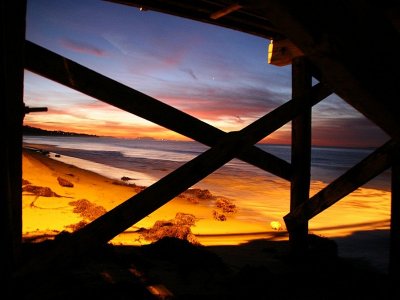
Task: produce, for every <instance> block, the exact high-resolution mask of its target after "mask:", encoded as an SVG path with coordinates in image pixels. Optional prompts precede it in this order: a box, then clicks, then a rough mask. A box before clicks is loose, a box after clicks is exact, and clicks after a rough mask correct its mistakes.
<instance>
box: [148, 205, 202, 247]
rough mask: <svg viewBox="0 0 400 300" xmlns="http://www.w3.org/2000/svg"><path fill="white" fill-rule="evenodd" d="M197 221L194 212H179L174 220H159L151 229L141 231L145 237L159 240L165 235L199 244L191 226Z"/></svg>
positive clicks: (153, 240) (149, 239)
mask: <svg viewBox="0 0 400 300" xmlns="http://www.w3.org/2000/svg"><path fill="white" fill-rule="evenodd" d="M195 223H196V217H195V216H194V215H192V214H185V213H180V212H178V213H177V214H176V215H175V218H174V219H172V220H158V221H156V222H155V223H154V225H153V227H151V228H150V229H142V230H141V231H140V233H141V235H142V236H143V238H144V239H146V240H148V241H152V242H155V241H158V240H160V239H162V238H164V237H172V238H178V239H181V240H186V241H188V242H190V243H192V244H199V242H198V241H197V239H196V237H195V235H194V234H193V233H192V231H191V229H190V227H191V226H193V225H194V224H195Z"/></svg>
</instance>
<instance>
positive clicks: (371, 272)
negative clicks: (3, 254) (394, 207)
mask: <svg viewBox="0 0 400 300" xmlns="http://www.w3.org/2000/svg"><path fill="white" fill-rule="evenodd" d="M64 238H68V237H64ZM55 243H57V239H56V240H55V241H47V242H41V243H36V244H35V243H26V244H25V245H24V257H25V259H26V260H29V259H30V258H32V257H35V256H36V255H38V254H40V253H44V251H45V250H46V249H49V248H51V247H53V245H54V244H55ZM288 249H289V246H288V244H287V242H285V241H268V240H254V241H252V242H249V243H247V244H244V245H240V246H214V247H204V246H195V245H193V244H190V243H188V242H187V241H184V240H180V239H176V238H163V239H161V240H159V241H157V242H155V243H153V244H149V245H146V246H140V247H139V246H114V245H107V246H105V247H103V248H102V249H98V251H95V252H94V253H93V252H92V253H89V254H88V255H85V256H81V257H75V258H74V259H73V260H71V261H68V263H66V262H58V263H56V264H52V265H51V266H49V267H48V268H46V269H42V270H41V271H40V272H34V273H32V274H30V275H28V276H25V277H21V278H19V279H18V281H17V284H18V287H17V289H16V290H14V292H13V298H14V299H19V298H18V297H20V298H22V299H399V298H397V297H396V294H395V293H396V289H395V282H394V281H391V280H390V278H389V277H388V275H386V274H383V273H380V272H377V271H376V269H374V268H371V266H370V265H368V264H367V263H366V262H365V261H362V260H359V259H344V258H340V257H338V256H337V255H336V250H337V248H336V244H335V242H333V241H331V240H328V239H325V238H320V237H317V236H310V251H309V254H308V255H307V256H305V257H301V258H295V257H293V256H291V255H290V254H289V251H288ZM397 296H399V294H397ZM10 299H11V298H10Z"/></svg>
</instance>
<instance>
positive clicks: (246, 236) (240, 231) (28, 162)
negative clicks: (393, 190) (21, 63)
mask: <svg viewBox="0 0 400 300" xmlns="http://www.w3.org/2000/svg"><path fill="white" fill-rule="evenodd" d="M40 146H42V145H40ZM49 147H51V146H49ZM49 147H40V150H43V151H47V150H48V149H49ZM38 148H39V147H38ZM59 176H62V177H66V178H67V179H69V180H70V181H71V182H72V183H73V184H74V187H73V188H67V187H62V186H60V185H59V184H58V183H57V181H56V178H57V177H59ZM23 179H24V180H29V181H30V182H31V183H32V184H34V185H38V186H45V187H49V188H50V189H52V190H53V191H54V192H55V193H57V194H58V195H61V197H37V199H34V198H35V196H32V195H29V194H28V193H26V192H24V193H23V237H24V239H25V240H31V241H35V239H36V240H37V241H38V240H40V239H43V238H46V237H47V238H48V237H54V236H55V235H57V234H58V233H59V232H61V231H63V230H67V231H68V230H69V231H71V228H73V227H71V225H74V224H78V223H79V222H82V221H85V222H88V219H87V218H86V219H85V217H84V216H82V215H80V214H79V213H77V212H74V209H75V210H76V208H77V206H73V205H71V204H70V202H73V201H78V200H82V199H86V200H88V201H89V202H90V203H91V204H95V205H97V206H101V207H103V208H104V209H105V210H107V211H108V210H110V209H112V208H113V207H115V206H117V205H119V204H120V203H122V202H124V201H125V200H126V199H128V198H130V197H132V196H133V195H134V194H135V193H136V192H135V191H134V190H133V188H132V186H128V185H126V184H125V183H124V182H122V181H119V184H116V180H112V179H110V178H107V177H104V176H101V175H99V174H96V173H94V172H91V171H88V170H84V169H80V168H78V167H75V166H72V165H68V164H65V163H62V162H60V161H57V160H54V159H52V158H49V157H47V156H46V155H44V154H42V153H40V152H37V153H36V152H35V151H29V150H26V149H25V150H23ZM207 180H208V181H211V182H212V181H213V183H218V184H222V185H224V184H227V182H225V181H223V179H222V177H221V176H214V177H212V178H208V179H207ZM244 182H246V181H245V180H244ZM286 187H287V185H281V186H278V187H276V188H275V189H274V190H270V191H265V193H267V192H268V195H267V196H265V195H262V196H261V197H279V195H280V194H279V193H280V192H282V190H284V189H285V188H286ZM251 188H252V187H250V186H248V188H247V189H244V192H249V193H255V191H252V190H251ZM317 188H321V185H318V184H317V185H315V184H314V191H313V192H315V190H316V189H317ZM210 192H211V194H212V195H213V197H216V198H218V199H219V198H224V197H223V196H221V195H218V194H214V190H210ZM244 192H243V193H244ZM286 192H287V191H286ZM286 192H285V193H286ZM373 192H374V193H375V194H373V196H369V193H371V190H370V189H360V190H359V191H356V192H355V193H354V194H353V195H351V196H349V197H348V198H349V199H346V200H342V201H343V202H342V203H340V202H339V203H338V204H337V205H335V207H331V208H329V209H328V210H326V211H325V212H323V213H321V214H320V215H319V216H317V217H315V218H313V219H312V220H310V222H309V223H310V233H313V234H316V235H319V236H322V237H328V238H331V239H333V240H335V241H337V242H338V244H339V246H340V245H343V248H340V247H339V253H342V254H343V255H345V256H349V257H351V256H354V255H355V256H357V255H358V253H360V255H361V256H365V257H367V259H370V258H371V259H373V260H374V261H375V265H376V266H378V267H379V268H380V269H381V270H385V269H386V266H387V256H388V247H389V245H388V244H383V243H382V244H381V245H380V246H379V249H378V250H376V247H375V246H373V247H371V251H369V250H368V249H365V245H366V244H365V243H366V241H368V240H369V239H370V238H371V237H373V236H374V232H382V233H383V232H387V231H388V229H389V226H390V222H389V218H388V217H386V218H385V216H390V215H389V212H390V209H389V208H390V194H388V193H385V192H383V191H379V190H376V191H373ZM240 196H241V195H238V197H240ZM374 197H379V198H374ZM382 197H383V199H382ZM228 199H229V197H228ZM267 199H268V198H267ZM377 199H380V200H379V201H380V202H382V203H378V202H379V201H378V202H377ZM196 201H197V203H193V202H190V201H188V199H185V198H175V199H173V200H171V201H170V202H169V203H167V204H166V205H164V206H163V207H161V208H160V209H158V210H157V211H155V212H153V213H152V214H150V215H149V216H147V217H145V218H144V219H142V220H141V221H139V222H138V223H136V224H133V225H132V227H130V228H129V229H127V230H126V231H125V232H123V233H121V234H119V235H118V236H116V237H115V238H114V239H112V240H111V241H110V242H111V243H112V244H115V245H146V244H149V243H150V242H151V241H146V240H144V239H143V237H141V236H140V234H139V233H138V232H137V231H138V230H139V229H141V228H151V227H152V226H153V225H154V224H155V223H156V222H157V221H160V220H164V221H168V220H172V219H174V218H175V216H176V214H177V213H179V212H181V213H186V214H193V215H194V216H195V217H196V222H195V224H194V225H193V226H191V227H190V229H191V232H192V233H193V235H194V236H195V237H196V238H197V240H198V241H199V243H200V244H202V245H205V246H220V245H240V244H244V243H248V242H251V241H254V240H271V241H279V240H281V241H282V240H287V239H288V236H287V232H286V230H285V228H284V223H283V220H282V219H280V218H282V217H283V215H284V214H285V211H284V208H282V207H274V205H271V206H268V205H264V206H263V208H259V209H260V210H262V213H263V214H264V215H269V216H276V217H275V218H271V219H274V220H278V221H281V223H282V225H283V228H282V229H281V230H279V231H277V230H274V229H272V228H271V226H270V220H271V219H268V218H264V219H260V216H262V215H263V214H259V215H258V217H256V218H251V215H248V214H249V211H247V210H245V211H244V210H243V208H242V207H241V206H240V202H237V201H235V199H234V200H233V201H234V203H235V204H236V205H237V211H236V212H235V213H231V214H226V217H227V218H226V220H225V221H220V220H216V219H215V218H214V217H213V211H216V210H217V209H216V208H215V206H213V203H212V201H210V200H204V199H203V200H201V199H197V200H196ZM32 203H34V205H32ZM267 204H268V203H267ZM361 204H362V205H363V206H365V207H364V209H365V210H366V212H365V213H360V211H361V212H362V210H360V208H362V207H361V206H360V205H361ZM373 204H376V205H378V204H380V205H383V207H375V208H374V207H371V206H372V205H373ZM265 207H266V208H265ZM264 210H268V211H264ZM357 212H358V215H357V214H356V213H357ZM219 213H222V212H221V211H219ZM244 213H245V215H243V214H244ZM250 213H251V212H250ZM257 213H259V212H257ZM248 216H250V217H248ZM68 226H69V227H68ZM357 232H362V233H364V236H363V239H361V240H360V238H359V235H357ZM368 232H371V234H368ZM375 238H376V235H375ZM382 238H383V239H382ZM380 240H381V241H386V240H387V242H388V237H387V234H386V233H385V234H383V235H380ZM357 244H359V245H363V246H361V249H358V248H359V247H358V246H357ZM362 248H364V249H362ZM342 249H343V250H342ZM372 250H373V251H372ZM376 251H379V252H380V253H383V255H377V254H376Z"/></svg>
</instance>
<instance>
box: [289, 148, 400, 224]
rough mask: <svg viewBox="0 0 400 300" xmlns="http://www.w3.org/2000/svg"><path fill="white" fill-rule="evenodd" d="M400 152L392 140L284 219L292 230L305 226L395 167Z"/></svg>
mask: <svg viewBox="0 0 400 300" xmlns="http://www.w3.org/2000/svg"><path fill="white" fill-rule="evenodd" d="M399 149H400V144H399V143H398V142H395V141H394V140H390V141H389V142H387V143H386V144H384V145H383V146H382V147H380V148H379V149H377V150H375V151H374V152H373V153H371V154H370V155H369V156H367V157H366V158H365V159H363V160H362V161H361V162H359V163H358V164H357V165H355V166H354V167H352V168H351V169H350V170H348V171H347V172H346V173H344V174H343V175H342V176H340V177H339V178H337V179H336V180H334V181H333V182H332V183H330V184H329V185H328V186H326V187H325V188H324V189H322V190H321V191H319V192H318V193H317V194H315V195H314V196H313V197H311V198H310V200H309V201H307V202H304V203H303V204H301V205H300V206H298V207H297V208H296V209H295V210H294V211H292V212H290V213H289V214H287V215H286V216H285V217H284V220H285V223H286V227H287V228H288V230H293V229H294V228H296V227H297V226H301V225H302V224H303V223H304V222H305V221H307V220H310V219H311V218H313V217H314V216H316V215H318V214H319V213H321V212H322V211H324V210H325V209H327V208H328V207H330V206H332V205H333V204H335V203H336V202H338V201H339V200H340V199H342V198H344V197H345V196H347V195H348V194H350V193H351V192H353V191H355V190H356V189H357V188H359V187H360V186H362V185H363V184H365V183H367V182H368V181H369V180H371V179H372V178H374V177H376V176H378V175H379V174H381V173H382V172H383V171H385V170H386V169H388V168H389V167H390V166H391V164H392V156H393V155H394V154H396V155H398V151H399Z"/></svg>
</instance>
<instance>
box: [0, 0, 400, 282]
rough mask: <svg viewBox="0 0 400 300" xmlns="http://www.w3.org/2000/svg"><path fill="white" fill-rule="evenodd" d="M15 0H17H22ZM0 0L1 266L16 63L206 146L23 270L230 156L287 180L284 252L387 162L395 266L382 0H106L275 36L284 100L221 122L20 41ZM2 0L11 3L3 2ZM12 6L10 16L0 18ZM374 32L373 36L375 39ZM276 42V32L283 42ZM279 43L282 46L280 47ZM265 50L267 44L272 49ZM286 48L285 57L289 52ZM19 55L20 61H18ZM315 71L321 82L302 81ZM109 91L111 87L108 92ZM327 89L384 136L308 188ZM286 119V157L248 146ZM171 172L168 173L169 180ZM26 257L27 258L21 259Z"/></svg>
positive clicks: (12, 244)
mask: <svg viewBox="0 0 400 300" xmlns="http://www.w3.org/2000/svg"><path fill="white" fill-rule="evenodd" d="M20 2H22V3H20ZM20 2H18V3H17V4H14V2H12V1H5V2H2V4H1V5H2V6H1V8H2V9H1V13H2V17H3V18H2V19H1V21H0V22H1V24H2V27H3V28H4V29H5V30H2V42H3V45H5V47H4V48H2V65H1V68H2V75H1V76H2V82H4V83H5V84H4V86H5V87H6V89H2V93H3V98H4V102H3V105H4V106H5V110H6V112H7V114H6V116H7V117H6V118H5V119H2V129H5V130H6V132H8V133H9V132H13V133H14V134H13V135H10V134H5V135H4V136H6V137H7V146H6V147H5V148H3V151H5V153H3V154H2V168H1V170H2V178H5V179H3V180H4V181H3V182H2V189H1V193H2V197H1V198H2V200H1V201H2V210H1V211H2V222H3V223H4V224H3V223H2V224H3V225H4V226H3V227H2V228H6V229H4V231H5V232H4V233H5V234H3V235H2V245H7V246H6V250H7V258H6V259H5V257H6V256H5V257H3V259H2V265H5V267H6V270H9V271H13V270H16V269H17V265H18V263H17V262H18V255H19V254H18V248H19V242H20V239H21V185H20V181H21V162H20V160H21V126H22V118H23V105H22V91H23V90H22V80H23V78H22V74H23V69H24V68H26V69H28V70H30V71H32V72H35V73H37V74H39V75H42V76H44V77H47V78H49V79H51V80H54V81H56V82H59V83H61V84H64V85H66V86H68V87H71V88H73V89H75V90H77V91H80V92H82V93H85V94H88V95H90V96H92V97H95V98H97V99H99V100H101V101H104V102H106V103H109V104H111V105H113V106H116V107H118V108H121V109H123V110H126V111H128V112H131V113H133V114H136V115H138V116H141V117H143V118H145V119H147V120H149V121H152V122H154V123H157V124H159V125H161V126H164V127H166V128H169V129H171V130H174V131H176V132H179V133H181V134H183V135H185V136H188V137H190V138H192V139H194V140H197V141H199V142H201V143H203V144H206V145H208V146H210V147H211V148H210V149H209V150H207V151H206V152H204V153H203V154H201V155H200V156H198V157H197V158H195V159H193V160H192V161H189V162H187V163H186V164H185V165H183V166H182V167H180V168H178V169H177V170H175V171H173V172H172V173H171V174H169V175H167V176H166V177H164V178H162V179H161V180H160V181H159V182H157V183H155V184H154V185H152V186H150V187H149V188H147V189H145V190H144V191H142V192H140V193H139V194H137V195H135V196H133V197H132V198H130V199H128V200H127V201H126V202H125V203H123V204H121V205H120V206H118V207H116V208H114V209H113V210H111V211H110V212H108V213H107V214H105V215H103V216H102V217H100V218H98V219H97V220H95V221H93V222H92V223H90V224H88V225H87V226H85V227H84V228H82V229H81V230H79V231H77V232H76V233H74V234H73V235H72V237H71V238H70V239H69V240H66V241H65V242H64V244H63V245H61V246H60V247H59V248H57V249H56V250H55V251H54V252H53V253H52V255H48V256H46V258H40V260H39V259H38V261H37V262H36V263H35V262H34V263H33V264H31V265H29V266H25V269H24V271H25V272H29V270H34V269H35V268H39V266H40V267H43V266H44V265H46V264H51V263H53V262H54V261H57V260H59V261H60V260H65V259H66V258H68V257H71V256H73V255H76V254H78V253H80V252H84V251H90V249H93V247H97V246H99V245H101V244H103V243H106V242H107V241H109V240H110V239H112V238H113V237H114V236H116V235H118V234H119V233H121V232H122V231H124V230H125V229H127V228H128V227H130V226H131V225H133V224H134V223H136V222H137V221H139V220H140V219H141V218H143V217H145V216H146V215H148V214H149V213H151V212H152V211H154V210H155V209H157V208H158V207H160V206H161V205H163V204H165V203H166V202H168V201H169V200H171V199H172V198H174V197H175V196H177V195H178V194H179V193H181V192H183V191H184V190H186V189H187V188H189V187H190V186H192V185H193V184H195V183H197V182H198V181H199V180H201V179H202V178H204V177H205V176H207V175H208V174H210V173H212V172H213V171H214V170H216V169H217V168H219V167H220V166H222V165H223V164H225V163H226V162H228V161H229V160H231V159H232V158H234V157H238V158H239V159H241V160H243V161H246V162H248V163H251V164H253V165H255V166H257V167H260V168H262V169H263V170H265V171H267V172H271V173H273V174H275V175H277V176H280V177H282V178H284V179H286V180H289V181H290V182H291V209H290V212H289V213H288V215H286V216H285V218H284V219H285V222H286V225H287V228H288V230H289V234H290V240H291V242H292V246H293V249H294V251H296V252H299V253H301V252H303V251H306V250H307V243H306V236H307V233H308V220H310V219H311V218H312V217H314V216H315V215H317V214H318V213H320V212H321V211H323V210H324V209H326V208H328V207H329V206H331V205H333V204H334V203H336V202H337V201H339V200H340V199H342V198H343V197H344V196H346V195H347V194H349V193H351V192H352V191H354V190H355V189H357V188H358V187H360V186H361V185H363V184H364V183H366V182H367V181H368V180H370V179H372V178H374V177H375V176H377V175H379V174H380V173H381V172H383V171H385V170H386V169H388V168H390V167H392V170H393V172H392V174H393V178H392V184H393V185H392V194H393V197H392V213H391V216H392V223H391V225H392V228H391V243H390V245H391V255H390V272H391V274H392V275H393V276H397V275H398V274H399V270H400V265H399V253H400V242H399V240H400V235H399V232H400V224H399V223H400V222H399V218H400V216H399V215H400V212H399V207H400V205H399V195H398V194H399V192H398V189H399V187H398V185H399V179H398V174H399V171H398V169H399V164H398V155H399V137H400V118H399V117H398V116H399V115H400V108H399V106H398V105H397V104H396V102H397V100H398V99H399V97H400V59H399V54H400V33H399V31H400V21H399V15H400V9H399V6H398V5H397V6H395V5H394V4H392V2H389V1H379V2H376V1H375V2H373V3H372V2H369V1H362V0H357V1H356V0H348V1H320V0H311V1H307V2H304V1H278V0H266V1H257V0H250V1H245V2H240V3H239V2H237V1H228V0H214V1H205V0H193V1H169V0H167V1H161V0H158V1H157V0H142V1H134V0H124V1H111V2H117V3H122V4H124V5H131V6H135V7H140V8H142V9H144V10H154V11H159V12H163V13H167V14H172V15H177V16H181V17H185V18H189V19H193V20H199V21H202V22H207V23H210V24H215V25H218V26H224V27H228V28H231V29H235V30H239V31H243V32H246V33H249V34H254V35H257V36H260V37H264V38H267V39H269V40H273V41H274V42H275V41H276V45H278V46H280V47H281V48H280V49H284V47H286V46H285V45H289V46H288V47H293V46H294V47H295V49H296V51H294V52H293V51H286V52H285V51H278V52H279V57H270V62H271V63H275V64H277V65H284V64H286V63H288V62H292V63H293V99H292V100H290V101H288V102H286V103H285V104H283V105H282V106H281V107H279V108H277V109H276V110H274V111H272V112H270V113H268V114H267V115H265V116H264V117H262V118H260V119H259V120H257V121H255V122H254V123H253V124H251V125H249V126H248V127H246V128H244V129H242V130H240V131H238V132H232V133H225V132H223V131H221V130H219V129H216V128H214V127H212V126H210V125H208V124H206V123H204V122H202V121H200V120H197V119H196V118H194V117H192V116H190V115H187V114H185V113H183V112H180V111H179V110H177V109H175V108H173V107H170V106H168V105H166V104H163V103H161V102H160V101H158V100H156V99H154V98H151V97H149V96H147V95H145V94H143V93H140V92H139V91H136V90H134V89H132V88H129V87H126V86H124V85H122V84H120V83H118V82H116V81H113V80H111V79H109V78H107V77H105V76H103V75H101V74H98V73H96V72H94V71H92V70H90V69H87V68H85V67H83V66H80V65H79V64H77V63H75V62H73V61H71V60H68V59H66V58H64V57H61V56H59V55H57V54H55V53H52V52H50V51H49V50H47V49H44V48H42V47H40V46H39V45H35V44H33V43H31V42H28V41H26V42H25V45H23V42H24V37H23V28H24V26H25V23H24V22H25V20H24V18H23V16H24V12H25V5H24V4H23V1H20ZM11 3H12V4H11ZM10 15H12V16H13V18H12V21H11V22H10V23H8V22H9V21H10V20H9V19H8V18H7V17H8V16H10ZM378 37H379V41H376V40H377V39H378ZM280 41H286V42H285V43H286V44H284V43H282V42H280ZM285 53H286V54H285ZM271 55H274V53H273V52H272V53H271ZM287 55H289V57H288V56H287ZM22 61H24V63H25V65H23V64H22V63H21V62H22ZM312 76H314V77H315V78H317V79H318V80H319V81H320V83H318V84H317V85H315V86H313V87H312V86H311V78H312ZM111 91H112V92H111ZM331 92H333V93H336V94H337V95H339V96H340V97H341V98H342V99H343V100H344V101H346V102H347V103H348V104H350V105H351V106H353V107H354V108H355V109H357V110H358V111H359V112H360V113H362V114H363V115H364V116H365V117H366V118H368V119H369V120H371V121H372V122H374V123H375V124H376V125H377V126H379V127H380V128H381V129H383V130H384V131H385V132H386V133H387V134H388V135H389V136H390V137H391V140H390V141H388V142H387V143H386V144H385V145H383V146H382V147H380V148H379V149H377V150H376V151H375V152H374V153H372V154H371V155H370V156H368V157H367V158H366V159H364V160H363V161H362V162H360V163H359V164H357V165H356V166H354V167H353V168H352V169H351V170H349V171H348V172H347V173H345V174H343V175H342V176H341V177H339V178H338V179H336V180H335V181H334V182H332V183H331V184H330V185H328V186H327V187H325V188H324V189H323V190H322V191H320V192H319V193H317V194H316V195H315V196H313V197H312V198H311V199H309V185H310V155H311V154H310V152H311V129H312V126H311V107H312V106H313V105H314V104H316V103H318V102H319V101H321V100H322V99H324V98H325V97H327V96H328V95H329V94H330V93H331ZM289 121H292V122H293V134H292V162H291V164H288V163H287V162H285V161H283V160H281V159H279V158H277V157H275V156H273V155H272V154H269V153H266V152H263V151H261V150H259V149H258V148H255V147H254V146H253V145H254V144H255V143H256V142H258V141H259V140H261V139H262V138H264V137H265V136H267V135H268V134H270V133H272V132H274V131H275V130H277V129H278V128H279V127H281V126H282V125H284V124H285V123H287V122H289ZM171 182H173V184H171ZM30 268H31V269H30Z"/></svg>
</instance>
